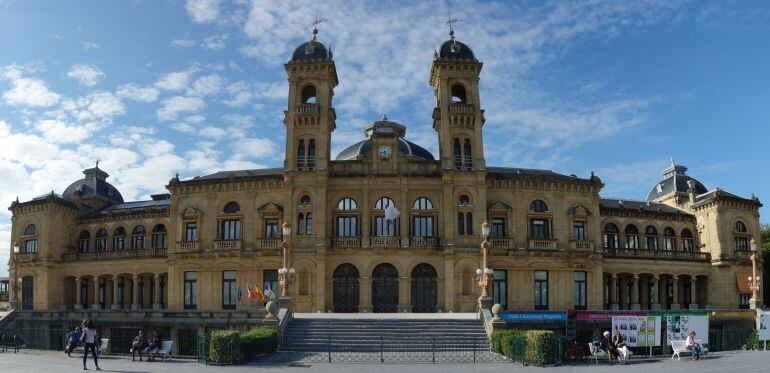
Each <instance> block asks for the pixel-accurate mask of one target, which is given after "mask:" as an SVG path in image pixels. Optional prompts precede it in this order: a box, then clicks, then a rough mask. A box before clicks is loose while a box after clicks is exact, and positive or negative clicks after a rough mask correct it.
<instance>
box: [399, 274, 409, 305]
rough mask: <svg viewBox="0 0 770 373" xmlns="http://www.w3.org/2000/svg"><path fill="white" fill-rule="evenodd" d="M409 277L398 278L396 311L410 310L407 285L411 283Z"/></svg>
mask: <svg viewBox="0 0 770 373" xmlns="http://www.w3.org/2000/svg"><path fill="white" fill-rule="evenodd" d="M411 280H412V279H411V278H409V277H399V278H398V312H411V311H412V301H411V299H410V298H409V293H410V291H409V286H410V285H411V284H412V281H411Z"/></svg>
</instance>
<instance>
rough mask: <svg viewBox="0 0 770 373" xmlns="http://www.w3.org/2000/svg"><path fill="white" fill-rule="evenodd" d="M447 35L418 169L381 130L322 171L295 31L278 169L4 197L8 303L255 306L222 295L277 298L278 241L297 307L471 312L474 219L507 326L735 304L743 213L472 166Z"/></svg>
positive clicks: (471, 138) (412, 153)
mask: <svg viewBox="0 0 770 373" xmlns="http://www.w3.org/2000/svg"><path fill="white" fill-rule="evenodd" d="M450 36H451V37H450V40H448V41H446V42H445V43H444V44H443V45H442V46H441V48H440V50H438V51H436V52H435V54H434V60H433V66H432V69H431V73H430V77H429V83H430V85H431V86H432V87H433V89H434V94H435V100H436V107H435V109H434V110H433V115H432V118H433V123H432V126H433V128H434V129H435V131H436V134H437V136H438V142H439V154H437V157H434V155H433V154H431V153H430V152H429V151H427V150H425V149H424V148H422V147H420V146H419V145H417V144H414V143H412V142H410V141H408V140H407V139H406V127H405V126H404V125H402V124H400V123H396V122H393V121H389V120H387V118H386V117H383V118H382V120H379V121H375V122H373V123H372V124H371V125H369V126H367V127H366V128H365V134H366V139H365V140H364V141H361V142H359V143H357V144H354V145H352V146H350V147H349V148H347V149H345V150H344V151H343V152H342V153H340V154H339V155H337V156H336V157H334V158H333V157H332V154H331V146H330V145H331V136H332V132H334V129H335V127H336V114H335V109H334V105H333V97H334V89H335V87H336V86H337V84H338V76H337V72H336V69H335V63H334V59H333V56H332V52H331V50H330V49H327V48H326V47H325V46H324V45H323V44H322V43H320V42H319V41H317V40H316V37H315V35H314V36H313V39H312V40H311V41H309V42H307V43H304V44H302V45H300V46H299V47H298V48H297V49H296V51H295V52H294V54H293V55H292V57H291V60H290V61H289V62H288V63H286V65H285V68H286V73H287V76H288V85H289V97H288V106H287V108H286V110H285V112H284V113H285V118H284V124H285V126H286V146H285V149H286V153H285V158H284V159H285V162H284V165H283V167H282V168H279V169H258V170H236V171H222V172H217V173H215V174H211V175H205V176H199V177H194V178H191V179H187V180H181V179H179V178H178V177H176V178H173V179H171V180H170V181H169V183H168V185H167V189H168V193H165V194H158V195H154V196H152V199H151V200H146V201H131V202H127V201H124V200H123V198H122V196H121V194H120V192H119V191H118V190H117V189H116V188H115V187H114V186H112V185H111V184H109V182H107V179H108V175H107V173H106V172H104V171H103V170H101V169H100V168H99V167H98V165H97V167H94V168H90V169H87V170H85V171H84V172H83V173H84V177H83V178H82V179H81V180H78V181H76V182H75V183H73V184H72V185H70V186H69V187H67V188H66V189H65V190H64V192H63V193H61V194H56V193H53V192H52V193H51V194H48V195H44V196H41V197H38V198H34V199H32V200H29V201H24V202H21V201H18V200H17V201H15V202H13V203H12V204H11V206H10V210H11V212H12V214H13V217H12V223H13V224H12V238H11V245H18V246H19V248H20V252H19V253H18V254H12V256H11V258H10V261H9V266H10V269H11V271H10V272H11V278H12V280H11V286H12V287H15V286H18V287H15V289H17V290H18V289H20V290H18V291H13V292H11V293H10V294H11V298H12V299H11V300H12V301H20V302H19V304H20V305H21V307H22V308H26V309H45V310H56V309H113V310H119V309H179V310H181V309H197V310H221V309H242V308H250V307H257V304H255V302H250V301H244V299H241V300H240V301H239V300H238V298H239V297H238V293H239V289H240V292H241V294H245V293H246V292H247V289H248V288H251V289H253V287H254V286H255V285H256V286H259V287H260V289H261V291H262V292H267V293H268V294H269V293H271V292H272V293H278V291H279V290H278V283H277V281H278V273H277V269H278V268H280V267H281V266H282V254H281V243H282V241H283V240H284V239H288V240H289V242H290V256H289V262H290V266H291V267H292V268H294V269H295V271H296V272H295V274H294V277H293V282H292V285H291V289H290V293H291V295H292V296H293V299H294V304H295V306H296V309H297V310H298V311H308V312H316V311H321V312H328V311H333V312H439V311H443V312H448V311H454V312H458V311H474V310H475V309H476V307H477V299H478V297H479V287H478V285H477V277H476V270H477V269H478V268H480V267H481V263H480V262H481V253H480V248H479V246H480V245H479V244H480V242H481V240H482V239H481V237H480V228H479V225H480V224H481V223H482V221H485V220H486V221H488V222H489V224H490V225H491V235H490V237H489V240H490V244H491V249H490V253H489V261H488V267H489V268H491V269H493V270H494V274H493V275H492V277H493V287H492V293H493V296H494V300H495V302H496V303H500V304H502V305H503V306H504V307H505V308H506V309H508V310H574V309H577V310H579V309H684V308H689V309H703V308H730V309H733V308H740V307H744V306H748V297H750V294H748V292H749V290H748V289H747V283H746V281H745V279H746V274H748V273H750V271H751V266H750V262H749V261H748V254H750V251H749V250H750V246H749V242H750V241H751V240H752V239H755V240H756V241H759V240H760V235H759V229H760V227H759V212H758V210H759V207H761V204H760V202H759V200H758V199H757V198H755V197H753V196H752V197H751V198H743V197H739V196H736V195H733V194H730V193H727V192H725V191H723V190H721V189H716V190H711V191H709V190H707V189H706V188H705V187H704V186H703V184H701V183H700V182H699V181H697V180H696V179H694V178H692V177H690V176H688V175H687V172H686V171H687V169H686V168H685V167H683V166H680V165H675V164H673V162H672V165H671V167H670V168H669V169H667V170H665V171H664V173H663V178H662V179H661V180H659V181H658V182H657V183H655V184H654V186H653V187H652V189H651V191H650V193H649V196H648V198H647V200H645V201H633V200H614V199H604V198H602V197H601V196H600V191H601V189H602V187H603V185H604V184H603V183H602V181H601V180H600V179H599V177H597V176H595V175H591V176H590V177H588V178H581V177H577V176H575V175H562V174H558V173H555V172H551V171H547V170H535V169H524V168H516V167H492V166H487V164H486V161H485V157H484V142H483V133H482V128H483V125H484V121H485V119H484V110H483V109H482V108H483V105H482V101H481V98H480V97H479V85H480V84H481V81H480V79H479V74H480V72H481V69H482V63H481V62H479V60H477V59H476V57H475V55H474V53H473V51H472V50H471V49H470V48H469V47H468V46H467V45H466V44H463V43H461V42H459V41H457V40H455V38H454V36H453V35H451V34H450ZM492 135H494V134H492ZM392 207H395V209H397V210H398V212H399V213H400V214H396V212H395V210H394V209H392ZM396 215H397V216H396ZM394 217H395V218H394ZM284 221H286V222H288V223H289V225H290V227H291V231H292V232H291V236H290V237H281V235H282V233H281V224H282V223H283V222H284ZM760 294H761V293H760ZM244 298H245V297H244ZM760 303H761V300H760ZM260 305H261V304H260Z"/></svg>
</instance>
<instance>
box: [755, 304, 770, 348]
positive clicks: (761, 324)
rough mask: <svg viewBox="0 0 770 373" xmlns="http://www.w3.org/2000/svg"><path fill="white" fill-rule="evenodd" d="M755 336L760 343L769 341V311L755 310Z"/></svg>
mask: <svg viewBox="0 0 770 373" xmlns="http://www.w3.org/2000/svg"><path fill="white" fill-rule="evenodd" d="M757 334H758V335H759V340H760V341H768V340H770V311H763V310H759V309H758V310H757Z"/></svg>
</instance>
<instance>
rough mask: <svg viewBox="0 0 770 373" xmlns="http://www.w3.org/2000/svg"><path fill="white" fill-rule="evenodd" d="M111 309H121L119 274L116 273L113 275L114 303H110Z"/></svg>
mask: <svg viewBox="0 0 770 373" xmlns="http://www.w3.org/2000/svg"><path fill="white" fill-rule="evenodd" d="M110 309H111V310H118V309H120V301H118V276H115V275H113V276H112V304H111V305H110Z"/></svg>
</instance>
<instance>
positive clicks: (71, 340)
mask: <svg viewBox="0 0 770 373" xmlns="http://www.w3.org/2000/svg"><path fill="white" fill-rule="evenodd" d="M79 343H80V327H79V326H76V327H75V329H74V330H73V331H71V332H69V334H67V348H65V349H64V353H65V354H67V356H69V357H72V350H74V349H75V347H77V346H78V344H79Z"/></svg>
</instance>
